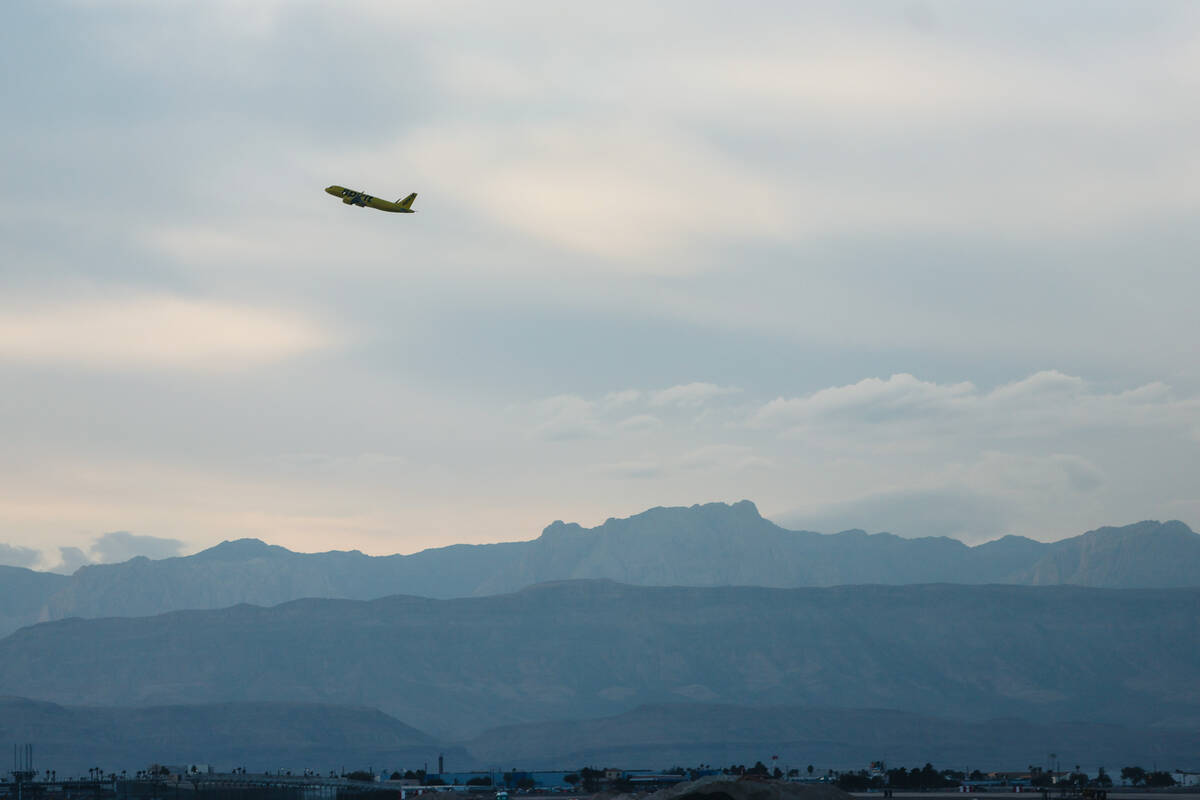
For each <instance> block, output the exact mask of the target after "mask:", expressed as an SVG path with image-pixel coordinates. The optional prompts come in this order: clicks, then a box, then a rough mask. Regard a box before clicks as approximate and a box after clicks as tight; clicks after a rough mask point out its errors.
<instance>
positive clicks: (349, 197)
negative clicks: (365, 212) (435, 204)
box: [325, 186, 417, 214]
mask: <svg viewBox="0 0 1200 800" xmlns="http://www.w3.org/2000/svg"><path fill="white" fill-rule="evenodd" d="M325 191H326V192H327V193H329V194H331V195H333V196H334V197H340V198H342V202H343V203H345V204H346V205H348V206H359V207H360V208H367V207H370V208H378V209H379V210H380V211H391V212H392V213H393V214H415V213H417V212H416V211H413V207H412V204H413V200H416V199H417V193H416V192H413V193H412V194H410V195H409V196H408V197H405V198H404V199H402V200H397V201H396V202H394V203H391V202H388V201H387V200H380V199H379V198H378V197H372V196H371V195H369V194H364V193H362V192H359V191H357V190H355V189H347V188H345V187H342V186H327V187H325Z"/></svg>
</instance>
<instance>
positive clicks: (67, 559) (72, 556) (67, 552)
mask: <svg viewBox="0 0 1200 800" xmlns="http://www.w3.org/2000/svg"><path fill="white" fill-rule="evenodd" d="M58 555H59V563H58V565H57V566H55V567H53V568H52V569H51V572H60V573H62V574H63V575H71V574H74V572H75V570H77V569H79V568H80V567H84V566H87V565H88V564H91V563H92V560H91V559H90V558H88V556H87V553H85V552H83V550H82V549H80V548H78V547H60V548H58Z"/></svg>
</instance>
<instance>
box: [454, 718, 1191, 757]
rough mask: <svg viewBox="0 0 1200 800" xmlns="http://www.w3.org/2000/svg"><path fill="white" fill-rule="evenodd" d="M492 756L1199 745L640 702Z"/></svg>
mask: <svg viewBox="0 0 1200 800" xmlns="http://www.w3.org/2000/svg"><path fill="white" fill-rule="evenodd" d="M467 748H468V749H469V750H470V752H471V754H472V755H473V756H475V757H476V759H478V760H479V761H481V762H483V763H493V762H494V763H503V764H509V763H512V764H523V765H525V766H526V768H532V769H538V768H547V767H554V766H558V765H570V764H627V765H630V766H634V767H648V768H652V769H653V768H657V769H661V768H663V767H664V766H667V765H672V764H698V763H708V764H720V765H724V764H753V763H754V762H755V761H757V760H760V759H764V760H765V759H767V758H768V757H769V756H772V755H777V756H779V760H778V762H777V763H778V764H779V766H780V767H783V768H786V767H788V766H790V767H793V768H799V769H801V770H803V769H804V766H805V765H807V764H814V763H815V764H820V765H821V766H822V767H823V768H826V767H832V768H835V769H846V768H853V769H861V768H862V766H863V765H864V764H867V763H869V762H871V761H879V760H882V761H886V762H887V763H888V764H890V765H893V766H907V767H911V766H913V765H918V766H919V765H922V764H924V763H926V762H928V761H930V760H933V761H934V762H935V763H937V764H938V765H939V766H950V765H953V766H955V767H957V768H961V767H962V766H963V765H972V766H976V767H984V768H988V769H1014V770H1015V769H1025V768H1026V767H1027V766H1028V765H1029V764H1040V763H1044V762H1045V758H1046V754H1047V753H1050V752H1055V753H1057V754H1058V756H1059V758H1060V759H1062V760H1063V761H1064V762H1066V763H1069V764H1081V765H1084V766H1085V767H1086V768H1090V769H1092V770H1095V768H1096V767H1097V766H1104V765H1108V766H1109V770H1110V771H1111V772H1115V770H1114V769H1113V768H1112V765H1115V764H1126V763H1128V764H1143V763H1144V764H1153V763H1156V762H1157V763H1159V764H1187V763H1191V760H1192V759H1194V758H1195V753H1196V752H1197V750H1198V749H1200V731H1198V730H1197V729H1195V728H1178V729H1171V728H1131V727H1127V726H1124V725H1112V724H1109V725H1105V724H1099V723H1092V722H1089V723H1063V722H1059V723H1030V722H1025V721H1022V720H1018V719H1011V718H1008V719H989V720H979V719H977V720H959V719H951V718H946V717H932V716H926V715H922V714H913V713H908V712H904V711H887V710H880V709H847V708H805V707H797V706H782V707H780V706H776V707H765V708H764V707H754V708H751V707H746V706H730V705H716V704H699V703H693V704H682V703H672V704H665V705H654V706H641V707H639V708H636V709H634V710H633V711H629V712H627V713H625V714H621V715H619V716H615V717H606V718H602V719H589V720H569V721H556V722H543V723H527V724H524V725H512V726H505V727H500V728H494V729H492V730H489V731H485V732H484V733H483V734H481V735H480V736H478V737H476V738H475V739H472V740H471V741H470V742H468V743H467Z"/></svg>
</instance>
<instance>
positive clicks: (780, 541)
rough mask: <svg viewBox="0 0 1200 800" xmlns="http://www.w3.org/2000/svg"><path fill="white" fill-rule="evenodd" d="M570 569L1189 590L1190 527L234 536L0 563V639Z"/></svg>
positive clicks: (1199, 560) (777, 581)
mask: <svg viewBox="0 0 1200 800" xmlns="http://www.w3.org/2000/svg"><path fill="white" fill-rule="evenodd" d="M574 578H608V579H611V580H615V581H620V582H622V583H630V584H637V585H644V586H726V585H741V586H772V587H799V586H836V585H843V584H860V583H877V584H914V583H938V582H945V583H968V584H981V583H1015V584H1036V585H1051V584H1059V583H1067V584H1078V585H1085V586H1097V587H1121V588H1132V587H1147V588H1152V587H1173V586H1196V585H1200V535H1198V534H1195V533H1193V532H1192V531H1191V530H1190V529H1188V527H1187V526H1186V525H1184V524H1183V523H1181V522H1167V523H1158V522H1142V523H1138V524H1136V525H1130V526H1126V527H1123V528H1102V529H1100V530H1098V531H1092V532H1090V533H1086V534H1084V535H1082V536H1078V537H1074V538H1071V539H1065V540H1063V541H1060V542H1055V543H1052V544H1045V543H1041V542H1035V541H1033V540H1030V539H1025V538H1021V537H1017V536H1007V537H1005V538H1003V539H999V540H997V541H993V542H988V543H986V544H982V545H978V546H976V547H968V546H967V545H965V544H963V543H962V542H960V541H958V540H956V539H948V538H940V537H930V538H922V539H904V538H901V537H898V536H893V535H891V534H886V533H880V534H873V535H868V534H866V533H864V532H862V531H845V532H843V533H838V534H831V535H824V534H818V533H811V532H805V531H788V530H785V529H783V528H780V527H779V526H777V525H775V524H774V523H772V522H770V521H768V520H766V519H763V518H762V517H761V516H760V515H759V513H758V510H757V509H756V508H755V507H754V504H753V503H750V502H748V501H742V502H740V503H735V504H733V505H726V504H724V503H710V504H708V505H702V506H692V507H690V508H653V509H650V510H649V511H646V512H644V513H642V514H638V515H636V516H633V517H629V518H627V519H610V520H608V521H607V522H605V523H604V524H603V525H600V526H598V527H596V528H591V529H587V528H583V527H580V526H579V525H576V524H567V523H563V522H555V523H554V524H552V525H550V526H549V527H547V528H546V529H545V531H543V533H542V535H541V536H540V537H539V538H537V539H534V540H532V541H527V542H509V543H502V544H491V545H454V546H451V547H443V548H436V549H432V550H425V551H422V552H420V553H415V554H413V555H408V556H402V555H394V556H381V557H371V556H367V555H364V554H362V553H360V552H358V551H350V552H341V551H332V552H328V553H293V552H291V551H289V550H287V549H286V548H283V547H278V546H272V545H267V544H264V543H263V542H260V541H258V540H256V539H243V540H239V541H235V542H224V543H222V544H220V545H217V546H216V547H213V548H211V549H209V550H205V551H203V552H201V553H197V554H195V555H192V556H186V557H181V558H168V559H162V560H158V561H152V560H150V559H146V558H135V559H133V560H131V561H127V562H124V563H121V564H107V565H93V566H87V567H84V568H82V569H80V570H79V571H77V572H76V573H75V574H74V575H72V576H70V577H64V576H60V575H53V576H51V575H49V574H47V573H36V572H31V571H29V570H21V569H16V568H5V569H0V604H2V605H0V635H2V634H4V633H8V632H10V631H12V630H15V629H16V628H17V627H19V626H21V625H25V624H31V623H34V622H39V621H45V620H54V619H63V618H66V617H72V616H81V617H106V616H147V615H153V614H160V613H163V612H166V611H173V610H181V609H208V608H225V607H228V606H231V605H235V604H237V603H254V604H257V605H275V604H278V603H282V602H286V601H289V600H295V599H299V598H304V597H327V598H345V599H356V600H369V599H374V598H378V597H386V596H388V595H393V594H409V595H417V596H422V597H433V598H452V597H471V596H480V595H488V594H499V593H503V592H510V591H515V590H517V589H520V588H523V587H525V586H530V585H533V584H536V583H544V582H547V581H554V580H566V579H574Z"/></svg>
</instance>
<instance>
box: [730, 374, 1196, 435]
mask: <svg viewBox="0 0 1200 800" xmlns="http://www.w3.org/2000/svg"><path fill="white" fill-rule="evenodd" d="M1197 413H1200V397H1187V398H1177V397H1175V395H1174V393H1173V392H1172V390H1171V389H1170V387H1169V386H1167V385H1166V384H1163V383H1159V382H1155V383H1150V384H1145V385H1143V386H1139V387H1137V388H1134V389H1131V390H1126V391H1119V392H1106V391H1103V390H1100V389H1097V388H1094V387H1092V386H1090V385H1089V384H1088V383H1087V382H1086V381H1084V380H1083V379H1082V378H1079V377H1076V376H1071V375H1065V374H1063V373H1061V372H1058V371H1055V370H1047V371H1042V372H1038V373H1035V374H1033V375H1030V376H1029V377H1027V378H1024V379H1021V380H1017V381H1013V382H1011V383H1007V384H1004V385H1001V386H998V387H996V388H994V389H992V390H990V391H984V390H981V389H980V388H979V387H977V386H975V385H974V384H973V383H970V382H960V383H950V384H940V383H936V382H932V381H923V380H920V379H918V378H916V377H914V376H912V375H909V374H906V373H901V374H896V375H892V376H891V377H890V378H886V379H881V378H866V379H863V380H861V381H859V382H857V383H853V384H849V385H845V386H835V387H830V388H828V389H821V390H819V391H816V392H812V393H811V394H808V395H804V396H802V397H793V398H783V397H779V398H776V399H774V400H772V401H770V402H768V403H766V404H764V405H763V406H761V407H760V408H758V409H757V410H756V411H755V413H754V414H753V416H752V417H751V419H750V420H749V424H750V425H751V426H753V427H758V428H766V429H775V430H784V431H787V432H788V433H790V434H793V435H797V436H805V435H810V434H816V435H820V433H821V432H822V431H825V430H829V429H831V428H844V427H845V426H851V425H852V426H864V427H866V428H875V429H883V430H891V429H895V430H902V431H904V432H905V434H906V435H909V436H916V435H917V434H920V435H922V436H927V437H928V436H955V435H960V436H964V437H969V438H975V437H980V436H994V437H1025V436H1039V435H1047V434H1054V433H1061V432H1063V431H1065V430H1069V429H1077V428H1087V427H1109V426H1114V425H1116V426H1121V427H1139V426H1145V425H1149V426H1158V427H1161V426H1164V425H1166V426H1177V425H1182V424H1185V423H1186V422H1187V420H1189V419H1195V417H1196V415H1197Z"/></svg>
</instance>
